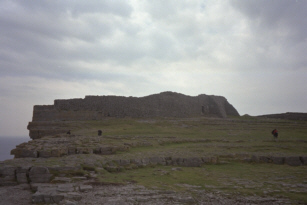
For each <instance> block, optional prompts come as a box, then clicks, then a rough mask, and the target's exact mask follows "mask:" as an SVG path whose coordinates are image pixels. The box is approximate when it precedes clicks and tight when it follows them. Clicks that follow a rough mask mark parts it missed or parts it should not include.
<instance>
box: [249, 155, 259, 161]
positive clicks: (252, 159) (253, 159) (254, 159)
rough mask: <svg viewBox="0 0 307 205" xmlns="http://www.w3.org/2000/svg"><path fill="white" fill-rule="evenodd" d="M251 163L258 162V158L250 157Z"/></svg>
mask: <svg viewBox="0 0 307 205" xmlns="http://www.w3.org/2000/svg"><path fill="white" fill-rule="evenodd" d="M251 161H252V162H259V157H258V156H256V155H253V156H252V157H251Z"/></svg>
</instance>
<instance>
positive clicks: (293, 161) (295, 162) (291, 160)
mask: <svg viewBox="0 0 307 205" xmlns="http://www.w3.org/2000/svg"><path fill="white" fill-rule="evenodd" d="M285 164H288V165H290V166H300V165H302V162H301V160H300V157H286V158H285Z"/></svg>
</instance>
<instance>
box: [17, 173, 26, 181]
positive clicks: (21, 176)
mask: <svg viewBox="0 0 307 205" xmlns="http://www.w3.org/2000/svg"><path fill="white" fill-rule="evenodd" d="M16 180H17V182H18V183H28V177H27V174H26V173H17V174H16Z"/></svg>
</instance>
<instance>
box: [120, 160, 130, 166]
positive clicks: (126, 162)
mask: <svg viewBox="0 0 307 205" xmlns="http://www.w3.org/2000/svg"><path fill="white" fill-rule="evenodd" d="M118 164H119V165H120V166H128V165H130V160H129V159H121V160H119V162H118Z"/></svg>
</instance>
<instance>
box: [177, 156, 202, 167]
mask: <svg viewBox="0 0 307 205" xmlns="http://www.w3.org/2000/svg"><path fill="white" fill-rule="evenodd" d="M202 163H203V161H202V159H201V158H199V157H192V158H185V159H184V161H183V164H182V166H186V167H200V166H201V165H202Z"/></svg>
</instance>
